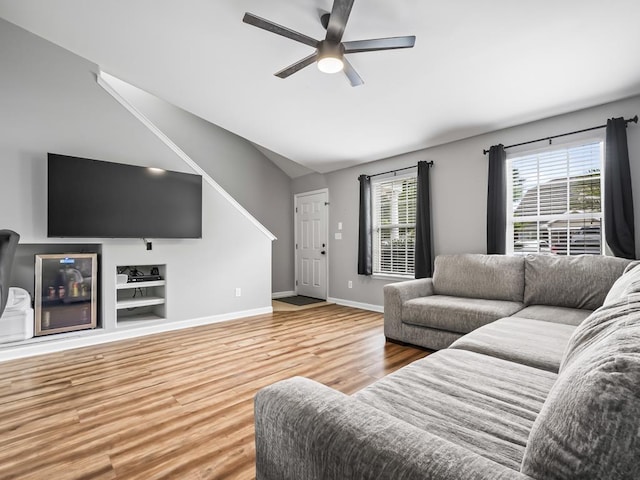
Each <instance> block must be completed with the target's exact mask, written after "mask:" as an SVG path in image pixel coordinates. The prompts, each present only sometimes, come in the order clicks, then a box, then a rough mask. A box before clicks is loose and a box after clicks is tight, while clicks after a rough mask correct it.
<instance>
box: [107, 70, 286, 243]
mask: <svg viewBox="0 0 640 480" xmlns="http://www.w3.org/2000/svg"><path fill="white" fill-rule="evenodd" d="M110 78H112V79H115V80H118V81H122V80H119V79H118V78H117V77H114V76H112V75H109V74H108V73H106V72H103V71H99V72H98V75H97V82H98V85H100V86H101V87H102V88H103V89H104V90H105V91H106V92H107V93H108V94H109V95H111V96H112V97H113V98H115V99H116V100H117V101H118V103H120V104H121V105H122V106H123V107H124V108H126V109H127V110H128V111H129V112H130V113H131V114H132V115H133V116H134V117H136V118H137V119H138V120H139V121H140V122H141V123H142V124H143V125H144V126H145V127H147V128H148V129H149V130H150V131H151V132H152V133H153V134H154V135H155V136H156V137H158V138H159V139H160V141H162V142H163V143H164V144H165V145H166V146H167V147H169V148H170V149H171V150H172V151H173V152H174V153H175V154H176V155H177V156H178V157H180V159H182V161H184V162H185V163H186V164H187V165H189V167H191V168H192V169H193V171H194V172H196V173H197V174H198V175H200V176H202V178H203V179H204V180H205V181H206V182H207V183H208V184H209V185H211V186H212V187H213V188H215V189H216V191H217V192H218V193H219V194H220V195H222V196H223V198H224V199H225V200H227V201H228V202H229V203H230V204H231V205H233V206H234V207H235V208H236V210H238V211H239V212H240V213H241V214H242V215H243V216H244V217H246V218H247V219H248V220H249V221H250V222H251V223H252V224H253V225H255V226H256V227H257V228H258V230H260V231H261V232H262V233H264V234H265V235H266V236H267V238H269V239H270V240H271V241H273V240H276V236H275V235H274V234H273V233H271V232H270V231H269V230H267V228H266V227H265V226H264V225H262V224H261V223H260V222H259V221H258V220H256V218H255V217H254V216H253V215H251V214H250V213H249V212H248V211H247V210H246V209H245V208H244V207H243V206H242V205H240V204H239V203H238V202H237V201H236V200H235V199H234V198H233V197H232V196H231V195H229V193H227V191H226V190H225V189H224V188H222V187H221V186H220V185H219V184H218V183H217V182H216V181H215V180H214V179H213V178H211V176H210V175H209V174H208V173H207V172H205V171H204V170H203V169H202V168H201V167H200V165H198V164H197V163H196V162H195V161H194V160H193V159H192V158H191V157H189V155H187V154H186V153H185V152H184V151H183V150H182V149H181V148H180V147H178V145H176V144H175V143H174V142H173V141H172V140H171V139H170V138H169V137H167V136H166V135H165V134H164V133H163V132H162V130H160V129H159V128H158V127H157V126H156V125H155V124H154V123H153V122H152V121H151V120H149V118H147V116H146V115H144V114H143V113H142V112H140V110H138V109H137V108H136V107H134V106H133V105H132V104H131V103H129V102H128V101H127V100H126V99H125V98H124V97H122V95H120V94H119V93H118V92H117V91H116V90H115V88H113V87H112V86H111V85H110V84H109V79H110Z"/></svg>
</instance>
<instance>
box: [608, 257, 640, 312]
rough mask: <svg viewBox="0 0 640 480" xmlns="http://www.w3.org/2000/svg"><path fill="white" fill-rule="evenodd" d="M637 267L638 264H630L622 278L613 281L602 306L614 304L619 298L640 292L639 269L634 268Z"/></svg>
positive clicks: (639, 263)
mask: <svg viewBox="0 0 640 480" xmlns="http://www.w3.org/2000/svg"><path fill="white" fill-rule="evenodd" d="M638 265H640V262H631V263H630V264H629V265H627V268H625V269H624V273H623V274H622V276H621V277H620V278H618V279H617V280H616V281H615V283H614V284H613V286H612V287H611V289H610V290H609V293H607V296H606V297H605V299H604V302H603V305H610V304H612V303H616V302H617V301H618V300H619V299H620V298H622V297H626V296H627V295H629V294H630V293H633V292H637V291H640V268H636V267H637V266H638Z"/></svg>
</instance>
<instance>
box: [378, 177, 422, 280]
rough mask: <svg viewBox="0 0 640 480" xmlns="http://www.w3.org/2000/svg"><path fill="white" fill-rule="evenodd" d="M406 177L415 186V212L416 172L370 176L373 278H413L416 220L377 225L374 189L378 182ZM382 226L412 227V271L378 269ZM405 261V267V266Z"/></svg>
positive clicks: (388, 227) (385, 227)
mask: <svg viewBox="0 0 640 480" xmlns="http://www.w3.org/2000/svg"><path fill="white" fill-rule="evenodd" d="M407 179H412V180H413V182H414V184H415V188H416V195H415V197H416V198H415V200H416V205H415V208H414V212H415V213H417V189H418V172H417V170H416V171H413V172H409V173H403V174H400V175H399V174H395V175H389V176H384V177H381V178H372V179H371V236H372V277H374V278H389V279H405V280H406V279H413V278H415V229H416V222H415V218H414V222H413V223H398V224H390V225H389V226H384V227H380V225H378V223H377V222H378V209H379V208H380V206H379V205H378V198H377V194H376V190H377V186H378V185H380V184H385V183H392V182H398V181H404V180H407ZM381 228H384V229H393V228H408V229H413V231H414V235H413V238H414V250H413V252H414V253H413V264H412V270H413V272H411V273H404V272H398V271H392V272H387V271H381V270H380V265H381V263H382V262H381V258H380V249H379V248H377V245H378V244H379V240H378V239H379V235H380V229H381ZM407 263H408V262H406V261H405V264H404V265H405V267H406V266H407ZM405 270H408V268H405Z"/></svg>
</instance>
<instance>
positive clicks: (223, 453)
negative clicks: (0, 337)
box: [0, 305, 427, 480]
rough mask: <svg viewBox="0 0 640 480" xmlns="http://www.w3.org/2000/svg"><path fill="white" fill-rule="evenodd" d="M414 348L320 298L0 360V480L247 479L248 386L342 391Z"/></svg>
mask: <svg viewBox="0 0 640 480" xmlns="http://www.w3.org/2000/svg"><path fill="white" fill-rule="evenodd" d="M426 354H427V353H426V352H424V351H421V350H417V349H413V348H410V347H403V346H399V345H395V344H390V343H387V344H385V340H384V336H383V332H382V315H381V314H378V313H373V312H367V311H364V310H357V309H353V308H347V307H340V306H335V305H329V306H322V307H318V308H314V309H308V310H301V311H298V312H275V313H273V314H271V315H263V316H259V317H253V318H249V319H242V320H237V321H232V322H225V323H218V324H214V325H209V326H204V327H197V328H190V329H186V330H178V331H175V332H168V333H162V334H157V335H152V336H147V337H142V338H136V339H132V340H125V341H120V342H115V343H110V344H104V345H97V346H92V347H87V348H82V349H76V350H70V351H67V352H61V353H55V354H49V355H43V356H39V357H32V358H27V359H22V360H16V361H12V362H5V363H0V479H20V480H28V479H38V480H39V479H46V480H64V479H116V478H117V479H141V480H142V479H144V480H151V479H159V478H164V479H166V478H172V479H173V478H175V479H186V480H202V479H214V478H215V479H221V478H233V479H236V478H237V479H246V478H254V476H255V468H254V455H255V447H254V442H253V435H254V430H253V396H254V395H255V393H256V391H257V390H259V389H260V388H262V387H264V386H266V385H269V384H271V383H273V382H276V381H278V380H282V379H285V378H289V377H291V376H294V375H303V376H306V377H309V378H312V379H314V380H317V381H319V382H322V383H324V384H326V385H329V386H331V387H333V388H336V389H338V390H341V391H342V392H345V393H353V392H355V391H357V390H359V389H361V388H363V387H364V386H366V385H368V384H369V383H371V382H373V381H375V380H376V379H378V378H380V377H382V376H384V375H386V374H387V373H390V372H392V371H394V370H396V369H398V368H400V367H402V366H404V365H406V364H407V363H410V362H412V361H414V360H416V359H418V358H422V357H424V356H425V355H426Z"/></svg>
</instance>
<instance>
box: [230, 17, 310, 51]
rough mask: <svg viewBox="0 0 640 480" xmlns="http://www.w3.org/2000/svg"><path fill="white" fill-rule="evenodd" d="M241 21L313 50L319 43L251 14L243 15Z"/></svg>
mask: <svg viewBox="0 0 640 480" xmlns="http://www.w3.org/2000/svg"><path fill="white" fill-rule="evenodd" d="M242 21H243V22H244V23H248V24H249V25H253V26H254V27H258V28H262V29H263V30H267V31H269V32H271V33H275V34H276V35H281V36H283V37H287V38H290V39H291V40H295V41H296V42H300V43H304V44H305V45H309V46H310V47H313V48H317V47H318V43H320V42H319V41H318V40H316V39H315V38H311V37H307V36H306V35H304V34H302V33H299V32H296V31H295V30H291V29H290V28H287V27H283V26H282V25H278V24H277V23H273V22H272V21H270V20H266V19H264V18H260V17H258V16H256V15H253V14H252V13H248V12H247V13H245V14H244V17H243V18H242Z"/></svg>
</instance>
